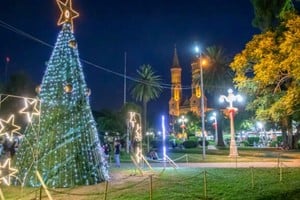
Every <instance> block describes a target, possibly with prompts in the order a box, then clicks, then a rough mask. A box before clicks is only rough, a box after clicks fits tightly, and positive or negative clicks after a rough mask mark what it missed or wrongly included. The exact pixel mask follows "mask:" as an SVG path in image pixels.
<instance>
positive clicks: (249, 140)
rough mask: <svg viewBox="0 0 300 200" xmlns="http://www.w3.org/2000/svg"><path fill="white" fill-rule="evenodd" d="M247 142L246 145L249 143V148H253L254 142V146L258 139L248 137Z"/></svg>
mask: <svg viewBox="0 0 300 200" xmlns="http://www.w3.org/2000/svg"><path fill="white" fill-rule="evenodd" d="M247 141H248V143H249V145H250V146H253V144H254V142H255V143H256V144H258V142H259V137H248V139H247Z"/></svg>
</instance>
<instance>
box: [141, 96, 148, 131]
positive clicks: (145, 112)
mask: <svg viewBox="0 0 300 200" xmlns="http://www.w3.org/2000/svg"><path fill="white" fill-rule="evenodd" d="M147 103H148V102H147V101H143V120H142V121H143V124H142V126H143V127H142V131H143V132H142V135H143V136H145V135H146V130H147Z"/></svg>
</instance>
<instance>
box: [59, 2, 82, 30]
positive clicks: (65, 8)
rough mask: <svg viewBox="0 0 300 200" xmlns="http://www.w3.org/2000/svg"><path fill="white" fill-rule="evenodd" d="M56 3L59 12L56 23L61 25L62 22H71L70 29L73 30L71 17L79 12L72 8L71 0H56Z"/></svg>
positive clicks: (77, 15) (76, 15) (74, 16)
mask: <svg viewBox="0 0 300 200" xmlns="http://www.w3.org/2000/svg"><path fill="white" fill-rule="evenodd" d="M56 3H57V4H58V7H59V10H60V12H61V14H60V17H59V20H58V22H57V25H62V24H64V23H67V22H68V23H70V24H71V30H72V32H73V19H74V18H76V17H79V13H78V12H76V11H75V10H73V8H72V0H66V2H65V3H64V2H62V0H56Z"/></svg>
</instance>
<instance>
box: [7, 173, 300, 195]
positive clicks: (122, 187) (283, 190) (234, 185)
mask: <svg viewBox="0 0 300 200" xmlns="http://www.w3.org/2000/svg"><path fill="white" fill-rule="evenodd" d="M113 173H114V174H115V176H116V177H114V178H113V180H112V181H111V182H109V183H108V192H107V199H118V200H123V199H124V200H125V199H128V200H134V199H136V200H141V199H150V192H149V191H150V176H149V175H150V172H146V174H145V175H144V176H141V175H137V174H135V175H134V174H133V171H132V170H128V169H126V170H122V169H115V170H114V172H113ZM280 174H281V175H280ZM280 177H281V181H280ZM205 188H206V189H205ZM2 191H3V193H4V196H5V199H26V200H27V199H28V200H29V199H35V196H38V197H39V195H40V193H39V192H40V191H39V189H38V188H37V189H33V188H23V189H21V188H19V187H2ZM104 191H105V183H100V184H97V185H93V186H81V187H76V188H68V189H54V190H51V191H50V193H51V194H52V197H53V199H72V200H79V199H82V200H85V199H86V200H96V199H104ZM299 195H300V169H299V168H283V169H282V173H281V172H280V169H279V168H272V169H258V168H249V169H207V170H205V171H204V170H203V169H177V170H175V169H167V170H165V171H162V170H161V169H160V170H157V171H155V172H154V173H153V175H152V199H161V200H165V199H172V200H177V199H178V200H181V199H191V200H192V199H205V197H206V199H216V200H217V199H224V200H226V199H228V200H234V199H241V200H242V199H246V200H247V199H249V200H251V199H266V200H267V199H272V200H273V199H285V200H289V199H299ZM42 197H43V199H47V197H46V194H45V192H44V191H42Z"/></svg>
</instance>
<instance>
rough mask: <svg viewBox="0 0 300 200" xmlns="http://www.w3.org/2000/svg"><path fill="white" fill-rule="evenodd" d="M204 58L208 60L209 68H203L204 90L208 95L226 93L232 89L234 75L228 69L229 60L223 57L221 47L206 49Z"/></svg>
mask: <svg viewBox="0 0 300 200" xmlns="http://www.w3.org/2000/svg"><path fill="white" fill-rule="evenodd" d="M204 54H205V56H206V57H207V58H208V60H209V66H208V67H207V68H205V67H204V70H203V82H204V85H205V90H206V91H207V92H209V93H219V94H220V93H223V92H227V90H228V88H230V87H232V85H233V84H232V80H233V76H234V73H233V71H232V70H231V68H230V67H229V63H230V60H229V58H228V57H227V56H226V55H225V51H224V49H223V48H222V47H218V46H210V47H207V48H206V51H205V53H204Z"/></svg>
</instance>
